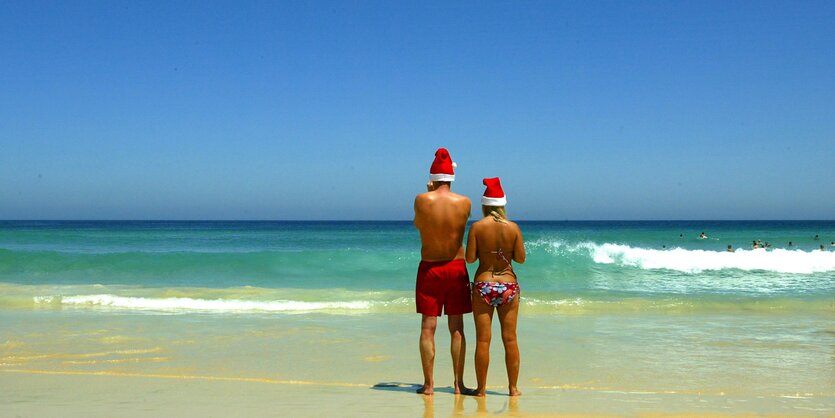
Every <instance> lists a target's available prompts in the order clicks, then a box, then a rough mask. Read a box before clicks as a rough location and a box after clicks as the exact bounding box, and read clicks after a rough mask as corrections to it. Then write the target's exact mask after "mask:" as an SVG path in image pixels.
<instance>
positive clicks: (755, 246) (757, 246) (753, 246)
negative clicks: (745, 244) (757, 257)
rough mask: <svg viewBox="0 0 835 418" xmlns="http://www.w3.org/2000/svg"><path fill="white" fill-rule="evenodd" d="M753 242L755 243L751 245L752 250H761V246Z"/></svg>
mask: <svg viewBox="0 0 835 418" xmlns="http://www.w3.org/2000/svg"><path fill="white" fill-rule="evenodd" d="M751 242H752V243H753V244H752V245H751V248H752V249H754V250H756V249H757V248H760V244H758V243H757V241H756V240H754V241H751Z"/></svg>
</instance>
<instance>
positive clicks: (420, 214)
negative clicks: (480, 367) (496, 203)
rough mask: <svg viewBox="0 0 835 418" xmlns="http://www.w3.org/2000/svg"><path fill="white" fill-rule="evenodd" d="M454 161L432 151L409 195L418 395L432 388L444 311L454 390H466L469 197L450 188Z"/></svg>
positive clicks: (469, 308) (443, 152) (469, 306)
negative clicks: (415, 238) (417, 187)
mask: <svg viewBox="0 0 835 418" xmlns="http://www.w3.org/2000/svg"><path fill="white" fill-rule="evenodd" d="M454 169H455V164H454V163H453V162H452V159H451V158H450V156H449V152H448V151H447V150H446V149H444V148H439V149H438V151H436V152H435V161H434V162H433V163H432V167H431V168H430V169H429V180H430V181H429V183H428V184H427V185H426V188H427V189H428V192H427V193H423V194H419V195H418V196H417V197H416V198H415V226H416V227H417V229H418V231H420V243H421V248H420V258H421V261H420V266H419V267H418V272H417V284H416V288H415V302H416V305H417V312H418V313H420V314H421V315H422V317H421V325H420V361H421V363H422V365H423V387H421V388H420V389H418V390H417V392H418V393H422V394H424V395H432V394H433V393H434V384H435V380H434V366H435V329H436V328H437V325H438V317H439V316H441V313H442V312H443V313H445V314H446V315H447V322H448V326H449V334H450V337H451V346H450V351H451V353H452V368H453V372H454V375H455V377H454V379H455V381H454V385H453V386H454V389H455V393H456V394H471V393H472V390H471V389H468V388H466V387H464V383H463V377H464V357H465V356H466V353H467V343H466V339H465V338H464V317H463V315H464V314H465V313H470V312H472V311H473V307H472V298H471V296H470V276H469V274H467V266H466V263H465V262H464V247H463V245H462V242H463V239H464V228H465V227H466V226H467V219H469V217H470V199H468V198H466V197H465V196H461V195H459V194H456V193H453V192H452V191H451V190H450V184H451V183H452V181H454V180H455V170H454Z"/></svg>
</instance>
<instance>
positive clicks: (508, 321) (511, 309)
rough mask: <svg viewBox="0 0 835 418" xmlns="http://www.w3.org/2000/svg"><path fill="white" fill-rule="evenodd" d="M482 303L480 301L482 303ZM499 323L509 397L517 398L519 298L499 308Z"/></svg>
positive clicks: (518, 393) (518, 392)
mask: <svg viewBox="0 0 835 418" xmlns="http://www.w3.org/2000/svg"><path fill="white" fill-rule="evenodd" d="M483 302H484V301H482V303H483ZM497 310H498V311H499V323H500V324H501V326H502V343H503V344H504V362H505V365H506V367H507V384H508V389H509V390H510V396H519V395H521V394H522V392H520V391H519V388H518V387H517V386H516V381H517V380H518V379H519V345H518V344H517V343H516V319H517V318H518V316H519V296H518V295H517V296H516V297H515V298H513V301H511V302H510V303H509V304H505V305H502V306H499V307H498V308H497Z"/></svg>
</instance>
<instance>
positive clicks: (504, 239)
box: [466, 215, 525, 396]
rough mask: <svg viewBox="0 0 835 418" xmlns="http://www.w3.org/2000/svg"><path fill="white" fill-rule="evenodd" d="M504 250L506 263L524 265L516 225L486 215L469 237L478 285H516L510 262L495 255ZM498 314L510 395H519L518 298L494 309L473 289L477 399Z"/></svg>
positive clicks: (469, 253)
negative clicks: (475, 264)
mask: <svg viewBox="0 0 835 418" xmlns="http://www.w3.org/2000/svg"><path fill="white" fill-rule="evenodd" d="M500 248H501V250H502V252H503V253H504V254H503V255H504V257H505V258H506V259H507V261H511V260H512V261H515V262H517V263H519V264H522V263H524V262H525V245H524V242H523V240H522V231H520V230H519V226H518V225H516V223H514V222H510V221H508V220H506V219H504V218H499V217H496V216H491V215H487V216H485V217H484V219H481V220H479V221H477V222H474V223H473V224H472V225H470V233H469V235H468V236H467V254H466V259H467V262H468V263H474V262H475V261H476V260H478V262H479V263H478V270H477V271H476V274H475V280H474V281H475V282H504V283H515V282H516V276H515V275H514V274H512V273H510V270H509V266H508V263H507V262H506V261H505V260H504V259H502V258H501V257H498V256H497V255H496V251H498V250H499V249H500ZM494 310H495V311H498V313H499V323H500V324H501V329H502V343H503V344H504V352H505V356H504V361H505V365H506V367H507V381H508V389H509V392H510V396H519V395H521V394H522V392H520V391H519V388H518V386H517V380H518V378H519V345H518V344H517V342H516V319H517V317H518V316H519V298H518V297H516V298H514V299H513V301H511V302H510V303H508V304H504V305H501V306H499V307H496V308H494V307H493V306H492V305H489V304H488V303H487V302H485V301H484V299H483V298H482V297H481V295H480V294H479V293H478V289H476V288H475V287H473V319H474V320H475V334H476V348H475V375H476V381H477V382H478V387H477V388H476V390H475V392H476V393H475V396H484V395H485V392H486V385H487V367H488V366H489V364H490V339H491V333H492V325H493V311H494Z"/></svg>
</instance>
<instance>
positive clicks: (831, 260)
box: [526, 240, 835, 274]
mask: <svg viewBox="0 0 835 418" xmlns="http://www.w3.org/2000/svg"><path fill="white" fill-rule="evenodd" d="M526 245H528V246H529V248H544V249H545V251H547V252H550V253H553V254H557V255H565V256H571V255H577V254H579V255H584V256H588V257H591V259H592V260H593V261H594V262H595V263H598V264H614V265H618V266H629V267H637V268H640V269H647V270H652V269H668V270H675V271H681V272H685V273H701V272H703V271H710V270H724V269H738V270H745V271H770V272H776V273H795V274H812V273H824V272H835V252H831V251H819V250H814V251H803V250H786V249H775V250H765V249H757V250H745V249H738V250H736V252H727V251H706V250H688V249H684V248H671V249H667V250H659V249H648V248H640V247H632V246H629V245H624V244H612V243H603V244H598V243H594V242H580V243H568V242H565V241H562V240H541V241H535V242H532V243H529V244H526Z"/></svg>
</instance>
